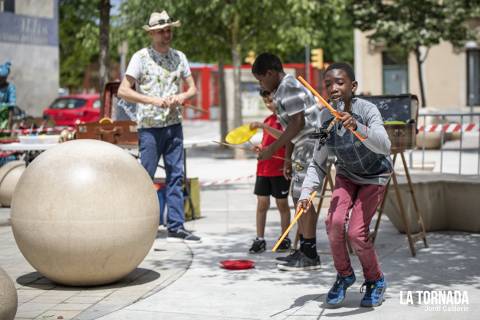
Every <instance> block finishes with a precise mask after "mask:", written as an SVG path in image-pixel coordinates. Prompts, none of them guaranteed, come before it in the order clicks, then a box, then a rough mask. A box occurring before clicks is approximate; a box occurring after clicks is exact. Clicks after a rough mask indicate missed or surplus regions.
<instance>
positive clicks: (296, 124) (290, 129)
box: [258, 111, 305, 160]
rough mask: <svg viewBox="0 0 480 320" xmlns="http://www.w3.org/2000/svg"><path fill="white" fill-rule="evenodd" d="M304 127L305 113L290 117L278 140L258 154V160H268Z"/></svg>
mask: <svg viewBox="0 0 480 320" xmlns="http://www.w3.org/2000/svg"><path fill="white" fill-rule="evenodd" d="M304 126H305V113H304V112H303V111H302V112H298V113H296V114H294V115H292V116H290V120H289V122H288V126H287V128H286V129H285V131H284V132H283V133H282V135H281V136H280V137H278V139H277V140H276V141H275V142H274V143H272V144H271V145H269V146H268V148H265V149H264V150H262V151H261V152H260V153H259V154H258V160H265V159H270V158H271V157H272V156H273V154H274V153H275V152H277V150H278V149H280V148H281V147H283V146H285V145H286V144H287V143H289V142H290V141H292V139H293V138H295V137H296V136H297V134H298V133H299V132H300V131H301V130H302V129H303V127H304Z"/></svg>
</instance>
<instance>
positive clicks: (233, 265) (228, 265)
mask: <svg viewBox="0 0 480 320" xmlns="http://www.w3.org/2000/svg"><path fill="white" fill-rule="evenodd" d="M220 267H222V268H224V269H227V270H245V269H251V268H254V267H255V262H254V261H252V260H223V261H220Z"/></svg>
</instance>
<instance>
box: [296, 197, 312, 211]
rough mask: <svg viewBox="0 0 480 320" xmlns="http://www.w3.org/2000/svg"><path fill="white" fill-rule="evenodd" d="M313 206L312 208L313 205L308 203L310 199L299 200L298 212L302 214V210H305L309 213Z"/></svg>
mask: <svg viewBox="0 0 480 320" xmlns="http://www.w3.org/2000/svg"><path fill="white" fill-rule="evenodd" d="M311 206H312V203H311V202H310V201H308V199H303V200H298V202H297V212H300V210H301V209H303V210H304V211H308V209H310V207H311Z"/></svg>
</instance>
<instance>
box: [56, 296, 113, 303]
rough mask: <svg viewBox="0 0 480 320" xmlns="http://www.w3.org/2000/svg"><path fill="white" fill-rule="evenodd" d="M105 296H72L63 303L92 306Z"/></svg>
mask: <svg viewBox="0 0 480 320" xmlns="http://www.w3.org/2000/svg"><path fill="white" fill-rule="evenodd" d="M106 296H107V295H104V296H82V297H79V296H74V297H71V298H68V299H67V300H65V303H90V304H94V303H97V302H98V301H100V300H102V299H104V298H105V297H106Z"/></svg>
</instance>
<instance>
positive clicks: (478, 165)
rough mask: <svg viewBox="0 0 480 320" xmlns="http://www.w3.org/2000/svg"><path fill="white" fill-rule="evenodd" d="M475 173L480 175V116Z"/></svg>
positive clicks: (479, 120)
mask: <svg viewBox="0 0 480 320" xmlns="http://www.w3.org/2000/svg"><path fill="white" fill-rule="evenodd" d="M477 174H478V175H480V117H478V155H477Z"/></svg>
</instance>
